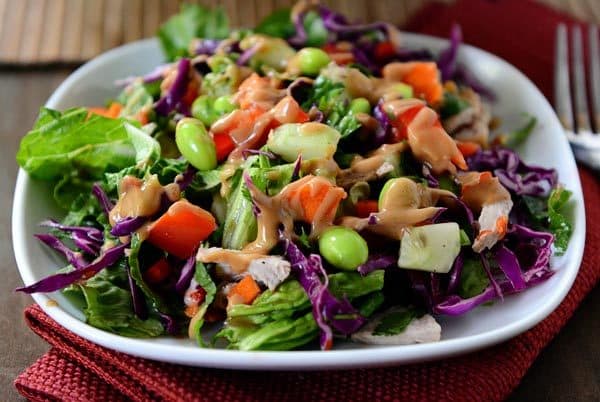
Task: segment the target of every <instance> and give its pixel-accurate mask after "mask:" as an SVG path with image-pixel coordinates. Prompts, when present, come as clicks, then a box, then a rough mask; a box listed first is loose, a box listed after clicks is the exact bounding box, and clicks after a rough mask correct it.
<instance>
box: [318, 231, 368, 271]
mask: <svg viewBox="0 0 600 402" xmlns="http://www.w3.org/2000/svg"><path fill="white" fill-rule="evenodd" d="M319 252H320V253H321V255H322V256H323V258H325V260H326V261H327V262H329V263H330V264H331V265H333V266H334V267H336V268H339V269H343V270H353V269H356V268H357V267H358V266H359V265H361V264H364V263H365V262H366V261H367V258H368V257H369V247H368V246H367V242H366V241H365V239H363V238H362V237H361V235H359V234H358V233H357V232H356V231H354V230H352V229H350V228H347V227H344V226H333V227H331V228H329V229H327V230H325V231H324V232H323V234H321V237H320V238H319Z"/></svg>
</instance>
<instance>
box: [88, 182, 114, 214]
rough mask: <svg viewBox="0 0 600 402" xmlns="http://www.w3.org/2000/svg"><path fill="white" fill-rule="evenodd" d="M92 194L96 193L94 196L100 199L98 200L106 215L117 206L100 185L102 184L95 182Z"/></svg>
mask: <svg viewBox="0 0 600 402" xmlns="http://www.w3.org/2000/svg"><path fill="white" fill-rule="evenodd" d="M92 194H94V196H95V197H96V198H97V199H98V202H99V203H100V206H101V207H102V209H103V210H104V213H105V214H106V216H108V214H109V213H110V211H111V210H112V209H113V208H114V207H115V205H114V204H113V202H112V201H111V200H110V199H109V198H108V196H107V195H106V193H105V192H104V190H103V189H102V187H100V184H98V183H94V185H93V186H92Z"/></svg>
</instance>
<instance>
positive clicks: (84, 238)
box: [40, 219, 104, 256]
mask: <svg viewBox="0 0 600 402" xmlns="http://www.w3.org/2000/svg"><path fill="white" fill-rule="evenodd" d="M40 226H46V227H50V228H53V229H57V230H60V231H63V232H66V233H69V234H70V237H71V239H72V240H73V243H75V246H76V247H78V248H79V249H80V250H81V251H83V252H85V253H87V254H90V255H93V256H97V255H98V253H99V252H100V248H101V247H102V244H103V243H104V234H103V233H102V231H101V230H99V229H97V228H95V227H85V226H66V225H62V224H60V223H58V222H56V221H54V220H52V219H49V220H46V221H43V222H40Z"/></svg>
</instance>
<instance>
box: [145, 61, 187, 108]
mask: <svg viewBox="0 0 600 402" xmlns="http://www.w3.org/2000/svg"><path fill="white" fill-rule="evenodd" d="M189 72H190V59H181V60H179V63H178V64H177V76H176V77H175V80H174V81H173V84H172V85H171V88H169V90H168V91H167V93H166V94H165V95H164V96H163V97H162V98H160V99H159V100H158V101H157V102H156V103H155V105H154V109H155V110H156V113H158V114H160V115H162V116H167V115H168V114H169V113H171V112H172V111H174V110H178V111H179V112H181V113H183V114H184V115H189V111H188V110H184V109H185V108H183V107H182V106H183V105H182V104H181V99H182V98H183V96H184V95H185V92H186V90H187V85H188V82H189ZM186 112H188V113H186Z"/></svg>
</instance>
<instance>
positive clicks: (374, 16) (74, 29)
mask: <svg viewBox="0 0 600 402" xmlns="http://www.w3.org/2000/svg"><path fill="white" fill-rule="evenodd" d="M436 1H437V2H438V3H439V2H442V3H454V2H459V1H460V0H372V1H359V0H330V1H322V3H324V4H327V5H329V6H330V7H332V8H333V9H335V10H337V11H339V12H341V13H342V14H345V15H346V16H348V17H349V19H350V20H351V21H353V20H356V21H373V20H386V21H390V22H393V23H395V24H396V25H399V26H402V25H403V24H404V23H405V22H407V21H408V20H409V18H410V17H411V16H413V15H414V14H415V13H416V12H418V11H419V10H420V9H421V8H422V7H425V6H427V4H428V3H432V2H436ZM482 1H493V0H482ZM535 1H537V2H539V3H544V4H547V5H548V6H550V7H552V8H555V9H557V10H560V11H563V12H568V13H569V14H571V15H573V16H575V17H577V18H580V19H582V20H584V21H589V22H594V23H598V22H600V1H599V0H535ZM294 2H295V1H294V0H244V1H236V0H222V1H218V0H195V1H194V0H192V1H188V3H199V4H204V5H207V6H216V5H220V6H222V7H224V8H225V10H226V11H227V14H228V15H229V16H230V20H231V25H233V26H253V25H254V24H255V23H256V22H257V21H259V20H261V19H262V18H263V17H265V16H266V15H268V14H269V13H270V12H271V11H272V10H274V9H277V8H280V7H289V6H291V5H292V4H293V3H294ZM180 3H182V1H178V0H17V1H14V0H0V64H2V65H32V64H38V65H43V64H52V63H59V64H79V63H81V62H83V61H86V60H89V59H90V58H92V57H94V56H96V55H98V54H99V53H102V52H103V51H105V50H107V49H110V48H112V47H115V46H118V45H121V44H123V43H126V42H130V41H133V40H137V39H141V38H147V37H151V36H153V35H154V33H155V32H156V30H157V28H158V26H159V25H160V24H161V23H162V22H164V21H165V20H166V19H167V18H169V17H170V16H171V15H173V14H174V13H176V12H177V10H178V9H179V6H180Z"/></svg>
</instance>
